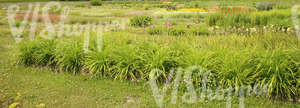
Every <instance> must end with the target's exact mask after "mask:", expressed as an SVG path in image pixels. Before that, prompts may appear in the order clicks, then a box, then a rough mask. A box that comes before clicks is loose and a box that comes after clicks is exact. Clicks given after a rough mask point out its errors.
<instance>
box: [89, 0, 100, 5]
mask: <svg viewBox="0 0 300 108" xmlns="http://www.w3.org/2000/svg"><path fill="white" fill-rule="evenodd" d="M90 4H91V5H92V6H101V5H102V0H91V1H90Z"/></svg>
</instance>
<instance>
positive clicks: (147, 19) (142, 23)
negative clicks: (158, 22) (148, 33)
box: [130, 15, 153, 27]
mask: <svg viewBox="0 0 300 108" xmlns="http://www.w3.org/2000/svg"><path fill="white" fill-rule="evenodd" d="M152 21H153V18H152V17H151V16H149V15H137V16H134V17H133V18H131V19H130V25H131V26H135V27H146V26H149V25H151V23H152Z"/></svg>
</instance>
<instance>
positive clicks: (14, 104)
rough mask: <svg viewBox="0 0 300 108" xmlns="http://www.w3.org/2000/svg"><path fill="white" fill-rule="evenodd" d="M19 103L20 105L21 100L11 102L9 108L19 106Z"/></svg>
mask: <svg viewBox="0 0 300 108" xmlns="http://www.w3.org/2000/svg"><path fill="white" fill-rule="evenodd" d="M18 105H20V103H19V102H14V103H12V104H10V105H9V107H8V108H15V107H17V106H18Z"/></svg>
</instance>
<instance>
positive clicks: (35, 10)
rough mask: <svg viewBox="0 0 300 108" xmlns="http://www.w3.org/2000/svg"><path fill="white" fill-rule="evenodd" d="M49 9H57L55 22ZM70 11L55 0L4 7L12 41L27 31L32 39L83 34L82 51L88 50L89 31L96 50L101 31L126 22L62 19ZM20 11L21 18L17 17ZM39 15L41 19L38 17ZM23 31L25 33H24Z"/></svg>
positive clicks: (100, 47)
mask: <svg viewBox="0 0 300 108" xmlns="http://www.w3.org/2000/svg"><path fill="white" fill-rule="evenodd" d="M51 10H52V11H57V12H58V13H59V14H58V15H57V16H58V18H57V19H58V21H57V22H55V23H54V21H53V19H52V18H51V15H53V14H52V13H51ZM70 11H71V10H70V8H69V7H68V6H62V5H61V4H60V3H59V2H48V3H46V4H45V5H44V6H41V4H39V3H35V4H28V8H27V10H21V8H20V6H19V5H10V6H9V7H8V9H7V19H8V23H9V26H10V31H11V33H12V36H13V37H14V39H15V40H16V42H20V41H22V40H23V39H24V35H26V36H27V35H28V37H29V40H34V39H35V37H36V35H37V36H39V37H42V38H45V39H55V38H61V37H63V36H66V37H72V36H84V41H83V42H84V44H83V45H84V47H83V48H84V52H88V47H89V40H90V36H91V35H92V34H96V38H97V48H98V51H102V40H103V39H102V35H103V32H106V31H111V30H115V29H119V30H123V29H125V27H126V24H127V22H129V20H128V19H127V18H123V19H121V20H113V21H109V22H98V23H89V22H88V23H86V24H80V23H76V24H67V23H65V20H66V19H67V17H68V16H69V13H70ZM20 13H21V15H22V17H21V18H22V19H17V17H18V15H20ZM55 15H56V14H55ZM40 18H41V19H42V21H40V20H41V19H40ZM20 20H21V21H20ZM25 32H29V33H28V34H25Z"/></svg>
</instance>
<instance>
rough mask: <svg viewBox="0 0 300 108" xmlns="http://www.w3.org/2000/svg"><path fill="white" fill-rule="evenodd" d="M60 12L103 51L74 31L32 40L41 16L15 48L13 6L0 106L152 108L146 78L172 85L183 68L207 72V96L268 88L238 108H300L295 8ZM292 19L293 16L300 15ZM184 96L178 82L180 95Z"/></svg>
mask: <svg viewBox="0 0 300 108" xmlns="http://www.w3.org/2000/svg"><path fill="white" fill-rule="evenodd" d="M0 2H1V1H0ZM16 2H18V1H16ZM29 3H31V1H28V3H26V2H23V3H20V4H19V6H21V7H20V9H21V11H19V12H18V13H17V14H16V15H15V17H14V18H15V19H16V24H15V25H14V26H16V27H20V26H22V20H23V19H24V18H25V17H26V15H25V14H26V13H25V10H26V9H28V7H27V5H28V4H29ZM40 3H41V5H45V4H46V3H47V2H40ZM59 3H61V4H62V6H68V7H69V8H70V12H69V15H68V17H67V18H66V19H65V24H66V25H70V26H75V25H86V24H93V23H97V24H100V25H102V26H103V27H104V28H103V30H101V31H102V32H101V33H102V37H101V42H102V43H101V50H99V43H98V42H99V37H98V35H97V33H96V32H97V31H93V30H91V31H88V32H89V34H88V35H89V41H86V39H87V38H86V34H85V33H79V35H74V33H73V32H74V31H77V29H74V28H73V29H74V30H73V29H72V30H71V32H70V31H67V32H66V33H64V34H62V35H61V36H59V35H58V34H54V35H51V37H52V38H51V39H47V38H44V37H43V36H42V35H41V34H40V33H41V32H42V31H43V30H44V29H46V28H45V25H44V24H45V21H46V20H45V18H43V17H42V15H40V16H38V18H37V21H38V22H37V32H36V33H35V34H36V36H35V37H34V40H30V29H31V28H30V23H31V22H30V21H31V20H32V19H33V17H32V16H31V15H30V17H29V22H24V24H25V30H24V31H25V32H24V33H22V34H21V35H20V37H19V38H22V39H23V40H22V41H21V42H19V43H16V42H15V41H14V39H15V38H13V36H12V34H13V33H10V28H9V23H8V21H7V20H8V19H7V17H6V15H8V13H7V11H6V10H7V7H6V6H8V5H10V4H12V3H9V2H6V3H3V4H0V8H1V9H2V10H0V13H1V14H0V15H1V17H0V18H1V19H0V28H1V30H0V36H1V47H0V49H1V50H2V51H1V56H0V57H1V65H3V66H2V67H1V77H0V78H1V83H0V84H1V85H0V87H1V89H0V90H1V91H0V93H1V94H3V95H2V96H1V97H0V104H1V105H2V106H3V107H12V108H13V107H34V106H35V107H57V106H59V107H157V105H156V103H155V100H154V98H153V96H152V94H151V88H150V87H149V85H148V81H149V80H150V79H151V77H150V76H151V70H153V69H160V70H162V73H161V75H160V76H159V78H158V79H157V82H158V84H159V85H161V86H160V87H161V88H162V87H163V84H164V83H165V82H167V81H169V80H171V79H170V78H169V77H170V76H168V75H172V74H171V71H172V70H173V69H174V68H175V69H176V68H179V67H181V68H183V69H186V68H188V67H190V66H201V68H202V69H203V71H210V72H211V75H210V76H209V77H210V78H209V84H208V86H209V87H210V88H213V89H216V88H217V87H221V88H230V87H232V88H240V87H243V86H249V87H250V88H248V89H254V86H255V85H258V86H260V87H262V86H264V84H268V85H269V86H268V89H267V92H266V93H265V94H262V95H259V96H257V95H249V96H247V97H246V101H245V106H246V107H280V108H281V107H289V108H290V107H299V100H300V42H299V39H298V37H297V34H296V32H297V31H296V29H295V26H294V23H293V19H292V18H291V17H292V15H293V14H295V13H292V11H291V9H292V7H293V6H294V5H295V4H299V3H300V2H297V1H293V0H289V1H286V2H274V1H269V2H263V1H248V0H241V1H239V2H234V1H231V0H228V1H226V0H225V1H222V2H217V1H209V0H207V1H206V0H200V1H190V2H183V1H181V0H178V1H176V0H175V1H169V2H162V1H141V2H135V1H99V0H92V1H78V2H77V1H76V2H75V1H72V2H66V1H63V2H59ZM56 8H58V7H56ZM56 8H50V11H49V12H50V14H49V16H50V20H51V21H52V23H53V24H54V25H55V26H59V24H60V22H59V21H60V17H61V15H60V13H61V12H63V10H61V9H56ZM297 12H298V13H296V14H297V15H298V16H299V17H300V8H299V9H298V11H297ZM38 13H42V12H38ZM298 21H299V22H300V20H299V19H298ZM122 26H124V27H122ZM105 27H107V28H105ZM55 29H59V27H55ZM98 32H99V31H98ZM87 43H88V44H87ZM86 44H87V45H88V50H87V51H86V50H85V48H86V47H87V46H86ZM173 76H175V75H173ZM182 76H183V75H182ZM203 76H204V75H203V73H200V72H199V71H193V72H192V74H191V78H192V84H193V85H194V87H195V88H201V87H203V82H201V81H202V77H203ZM2 82H3V83H2ZM173 85H174V84H173ZM34 88H35V89H34ZM110 90H111V91H110ZM133 90H134V91H135V92H132V91H133ZM86 91H88V92H86ZM186 91H188V89H187V88H186V85H185V81H184V80H182V81H180V82H179V92H180V93H179V94H183V93H184V92H186ZM98 93H99V94H98ZM170 94H171V93H169V92H167V95H170ZM101 96H103V97H101ZM82 99H86V100H82ZM132 101H133V102H132ZM237 101H238V99H237V98H233V105H232V107H239V106H238V105H239V104H238V102H237ZM225 103H226V101H223V100H218V101H214V100H213V101H210V100H207V101H205V102H196V103H193V104H187V103H184V102H182V101H179V102H178V103H176V104H171V103H170V99H169V96H167V97H166V102H165V106H164V107H199V106H201V107H226V105H225Z"/></svg>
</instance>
